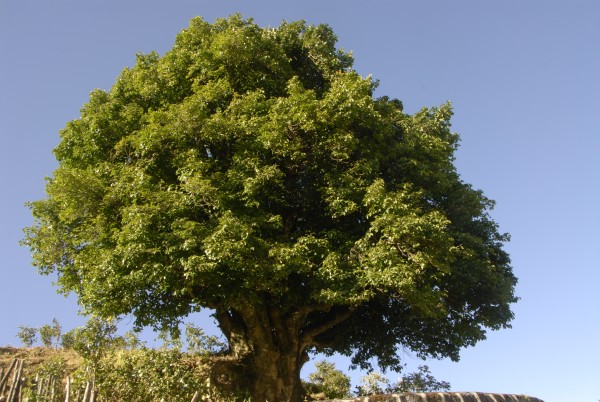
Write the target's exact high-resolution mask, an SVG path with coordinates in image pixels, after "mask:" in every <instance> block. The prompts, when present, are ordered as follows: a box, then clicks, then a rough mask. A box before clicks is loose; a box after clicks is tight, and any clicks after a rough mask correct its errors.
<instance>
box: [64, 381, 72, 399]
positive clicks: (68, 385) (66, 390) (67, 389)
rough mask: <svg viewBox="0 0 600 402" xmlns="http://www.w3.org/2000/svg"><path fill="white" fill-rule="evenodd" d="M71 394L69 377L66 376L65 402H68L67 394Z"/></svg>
mask: <svg viewBox="0 0 600 402" xmlns="http://www.w3.org/2000/svg"><path fill="white" fill-rule="evenodd" d="M70 393H71V376H70V375H68V376H67V385H65V402H69V394H70Z"/></svg>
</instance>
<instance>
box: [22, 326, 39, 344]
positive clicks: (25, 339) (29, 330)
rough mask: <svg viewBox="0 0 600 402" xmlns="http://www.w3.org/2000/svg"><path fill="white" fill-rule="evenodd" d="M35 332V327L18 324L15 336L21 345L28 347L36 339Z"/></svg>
mask: <svg viewBox="0 0 600 402" xmlns="http://www.w3.org/2000/svg"><path fill="white" fill-rule="evenodd" d="M37 332H38V330H37V328H34V327H27V326H24V325H20V326H19V332H18V333H17V337H18V338H19V339H20V340H21V342H22V343H23V346H25V347H26V348H30V347H32V346H33V344H34V343H35V342H36V341H37Z"/></svg>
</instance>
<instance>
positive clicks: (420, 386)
mask: <svg viewBox="0 0 600 402" xmlns="http://www.w3.org/2000/svg"><path fill="white" fill-rule="evenodd" d="M436 391H440V392H443V391H450V383H449V382H447V381H438V380H436V379H435V377H434V376H433V375H431V372H430V371H429V367H428V366H427V365H423V366H419V370H418V371H417V372H414V373H408V374H404V375H402V377H401V378H400V379H399V380H398V381H397V382H396V383H391V382H390V380H389V379H388V378H387V377H385V376H384V375H383V374H381V373H378V372H375V371H372V372H370V373H369V374H367V375H366V376H363V377H361V380H360V385H359V386H358V387H357V395H358V396H369V395H377V394H384V393H399V392H436Z"/></svg>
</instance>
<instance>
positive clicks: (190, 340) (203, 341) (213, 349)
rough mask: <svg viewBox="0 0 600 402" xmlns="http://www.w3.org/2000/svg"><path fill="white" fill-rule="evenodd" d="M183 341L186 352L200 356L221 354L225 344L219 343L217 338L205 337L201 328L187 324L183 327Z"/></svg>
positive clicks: (225, 347)
mask: <svg viewBox="0 0 600 402" xmlns="http://www.w3.org/2000/svg"><path fill="white" fill-rule="evenodd" d="M185 339H186V342H187V346H188V351H189V352H191V353H199V354H202V355H207V354H218V353H223V352H224V351H225V350H226V349H227V344H225V343H224V342H221V341H220V340H219V338H218V337H216V336H212V335H206V333H205V332H204V330H203V329H202V328H199V327H197V326H195V325H194V324H191V323H188V324H186V326H185Z"/></svg>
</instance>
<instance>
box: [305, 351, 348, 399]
mask: <svg viewBox="0 0 600 402" xmlns="http://www.w3.org/2000/svg"><path fill="white" fill-rule="evenodd" d="M315 367H316V369H317V371H315V372H314V373H311V374H309V376H308V378H309V381H310V382H309V383H307V384H305V388H306V390H307V391H308V392H309V393H311V394H316V393H323V394H325V396H326V397H327V398H329V399H336V398H346V397H349V396H350V377H348V376H347V375H346V374H344V373H343V372H342V371H340V370H337V369H336V368H335V364H334V363H331V362H328V361H326V360H322V361H319V362H316V363H315Z"/></svg>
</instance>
